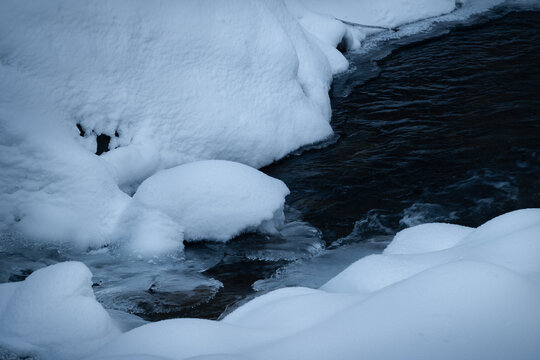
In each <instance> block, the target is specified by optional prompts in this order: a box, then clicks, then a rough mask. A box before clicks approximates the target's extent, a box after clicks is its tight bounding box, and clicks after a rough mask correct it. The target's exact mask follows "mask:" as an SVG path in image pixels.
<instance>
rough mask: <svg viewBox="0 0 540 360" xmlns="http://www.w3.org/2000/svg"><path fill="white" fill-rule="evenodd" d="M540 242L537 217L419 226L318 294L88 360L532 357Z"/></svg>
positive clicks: (284, 293) (533, 213)
mask: <svg viewBox="0 0 540 360" xmlns="http://www.w3.org/2000/svg"><path fill="white" fill-rule="evenodd" d="M539 236H540V209H527V210H520V211H516V212H512V213H509V214H505V215H503V216H500V217H497V218H495V219H493V220H491V221H489V222H487V223H486V224H484V225H482V226H480V227H478V228H477V229H471V228H466V227H460V226H457V225H449V224H426V225H420V226H416V227H413V228H410V229H407V230H404V231H402V232H401V233H399V234H398V235H397V236H396V241H397V242H396V244H395V245H390V246H389V247H388V250H387V251H386V252H385V253H384V254H382V255H375V256H369V257H366V258H363V259H361V260H359V261H358V262H356V263H355V264H353V265H351V266H350V267H349V268H348V269H346V270H345V271H344V272H342V273H341V274H339V275H338V276H336V277H335V278H334V279H332V280H331V281H329V282H328V283H327V284H326V285H325V286H323V287H322V288H321V289H320V290H314V289H307V288H285V289H280V290H276V291H273V292H270V293H268V294H266V295H263V296H261V297H258V298H256V299H254V300H252V301H251V302H249V303H247V304H245V305H243V306H241V307H240V308H238V309H237V310H235V311H234V312H232V313H231V314H229V315H228V316H227V317H225V318H224V319H223V320H222V321H219V322H217V321H208V320H197V319H177V320H168V321H162V322H158V323H154V324H149V325H145V326H142V327H139V328H137V329H134V330H132V331H130V332H128V333H125V334H123V335H121V336H120V337H118V338H117V339H115V340H113V341H112V342H111V343H109V344H107V345H106V346H105V347H104V348H103V349H101V350H100V351H99V352H98V353H97V354H96V355H95V356H93V357H92V358H93V359H100V358H103V357H107V356H120V355H126V354H152V355H155V356H162V357H166V358H170V359H185V358H191V357H193V358H198V356H200V358H202V359H205V358H209V359H227V358H232V359H278V358H279V359H321V360H322V359H358V358H359V357H362V358H368V359H404V358H405V359H435V358H436V359H457V358H475V359H508V358H512V359H531V360H532V359H537V358H538V357H539V356H540V347H539V346H538V344H539V343H540V310H539V309H538V302H539V301H540V261H539V260H540V258H539V257H540V242H539V241H538V239H539ZM439 239H440V240H439ZM374 259H378V260H374ZM379 273H381V274H382V275H379ZM200 334H205V336H200ZM179 339H181V340H179Z"/></svg>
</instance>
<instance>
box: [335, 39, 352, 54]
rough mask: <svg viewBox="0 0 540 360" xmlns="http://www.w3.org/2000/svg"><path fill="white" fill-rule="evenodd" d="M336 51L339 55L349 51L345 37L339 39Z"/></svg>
mask: <svg viewBox="0 0 540 360" xmlns="http://www.w3.org/2000/svg"><path fill="white" fill-rule="evenodd" d="M337 49H338V51H339V52H341V53H345V52H347V50H348V49H349V46H348V44H347V39H346V38H345V36H344V37H343V38H341V41H340V42H339V44H338V46H337Z"/></svg>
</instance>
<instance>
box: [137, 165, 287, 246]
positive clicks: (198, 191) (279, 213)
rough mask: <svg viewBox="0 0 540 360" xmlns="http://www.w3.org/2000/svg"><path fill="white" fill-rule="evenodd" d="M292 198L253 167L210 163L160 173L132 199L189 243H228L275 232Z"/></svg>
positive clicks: (143, 185) (284, 188) (146, 183)
mask: <svg viewBox="0 0 540 360" xmlns="http://www.w3.org/2000/svg"><path fill="white" fill-rule="evenodd" d="M288 194H289V189H288V188H287V186H286V185H285V184H284V183H283V182H282V181H280V180H277V179H274V178H271V177H269V176H267V175H265V174H264V173H262V172H260V171H258V170H256V169H253V168H251V167H249V166H246V165H243V164H239V163H235V162H231V161H225V160H207V161H198V162H193V163H189V164H184V165H180V166H177V167H174V168H172V169H168V170H163V171H160V172H158V173H157V174H155V175H153V176H151V177H150V178H148V179H147V180H145V181H144V182H143V183H142V184H141V186H140V187H139V189H138V190H137V193H136V194H135V195H134V196H133V200H134V202H135V203H136V204H137V206H140V207H143V208H147V209H148V208H149V209H155V210H158V211H160V212H161V213H162V214H164V215H166V216H168V218H169V219H171V220H172V221H174V222H175V223H177V224H179V226H182V227H183V229H184V239H186V240H215V241H227V240H229V239H231V238H233V237H235V236H236V235H238V234H240V233H242V232H245V231H252V230H259V231H263V232H276V231H277V230H276V226H280V225H281V224H282V222H283V219H284V215H283V205H284V203H285V196H287V195H288ZM153 223H154V222H153Z"/></svg>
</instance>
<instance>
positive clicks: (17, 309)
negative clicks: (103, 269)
mask: <svg viewBox="0 0 540 360" xmlns="http://www.w3.org/2000/svg"><path fill="white" fill-rule="evenodd" d="M91 278H92V274H91V273H90V270H88V268H87V267H86V266H85V265H83V264H82V263H79V262H65V263H60V264H57V265H52V266H49V267H46V268H43V269H40V270H38V271H36V272H34V273H33V274H31V275H30V276H29V277H28V278H27V279H26V280H24V281H23V282H20V283H8V284H0V347H5V348H7V349H9V350H12V351H15V352H16V353H18V354H21V355H24V356H29V355H39V356H41V357H42V358H44V359H75V358H80V357H81V356H83V355H87V354H89V353H91V352H93V351H95V350H96V349H98V348H99V347H101V346H103V345H104V344H105V343H106V342H107V341H109V340H110V338H111V337H112V336H115V335H118V334H119V331H118V329H117V328H116V327H115V325H114V324H113V322H112V320H111V319H110V317H109V315H108V313H107V312H106V311H105V309H103V307H102V306H101V305H100V304H99V303H98V302H97V301H96V300H95V297H94V293H93V292H92V281H91Z"/></svg>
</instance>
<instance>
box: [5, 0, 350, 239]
mask: <svg viewBox="0 0 540 360" xmlns="http://www.w3.org/2000/svg"><path fill="white" fill-rule="evenodd" d="M0 33H1V34H2V36H1V38H0V84H1V88H2V91H1V92H0V104H2V105H1V106H0V137H1V138H0V145H1V147H2V151H1V152H0V166H1V167H2V172H1V174H0V231H2V232H3V233H6V232H12V231H14V232H16V234H17V236H19V237H21V238H23V239H25V240H28V239H31V240H36V241H42V242H53V243H55V244H58V243H61V244H71V243H74V244H77V245H78V246H80V247H81V248H83V249H84V248H85V247H88V246H91V247H99V246H103V245H105V244H109V243H111V242H114V241H116V238H115V234H117V233H116V232H115V231H116V230H115V229H116V228H117V227H116V226H117V222H118V220H119V216H120V215H121V214H122V212H123V210H124V209H125V208H126V207H127V206H128V203H129V202H130V201H129V197H128V196H126V195H125V194H123V193H122V191H120V190H119V187H120V188H121V189H122V190H124V191H125V192H127V193H128V194H132V193H133V192H134V191H135V190H136V188H137V186H138V184H140V183H141V182H142V181H144V180H145V179H146V178H148V177H149V176H151V175H152V174H154V173H155V172H157V171H159V170H161V169H165V168H170V167H174V166H177V165H180V164H183V163H188V162H193V161H196V160H206V159H225V160H232V161H238V162H241V163H245V164H248V165H250V166H254V167H261V166H263V165H266V164H269V163H271V162H273V161H275V160H277V159H279V158H281V157H283V156H285V155H286V154H288V153H289V152H291V151H293V150H295V149H297V148H299V147H301V146H303V145H306V144H310V143H313V142H316V141H319V140H322V139H324V138H326V137H328V136H330V135H331V134H332V129H331V127H330V125H329V120H330V115H331V109H330V101H329V97H328V89H329V87H330V82H331V79H332V66H331V65H330V63H329V60H328V59H327V57H326V55H325V52H323V51H322V50H321V48H320V46H319V45H321V43H320V41H318V40H317V39H316V38H314V36H313V35H311V34H310V33H308V32H307V31H305V30H304V29H303V27H302V26H301V25H300V24H299V23H298V21H297V20H296V19H295V17H294V16H293V15H292V14H291V12H290V11H289V10H288V8H287V7H286V6H285V4H283V3H282V2H281V1H277V0H276V1H274V0H268V1H247V2H246V1H241V0H234V1H211V0H205V1H179V2H159V6H157V4H155V3H148V2H147V1H142V0H135V1H131V0H120V1H110V0H98V1H80V2H73V1H68V0H52V1H30V0H24V1H18V0H7V1H2V2H1V3H0ZM321 46H324V47H325V49H326V50H325V51H326V52H328V51H327V50H328V49H327V48H326V47H327V46H328V45H324V44H323V45H321ZM338 67H341V68H342V67H343V66H342V65H340V66H338ZM98 140H99V141H100V144H101V145H98ZM98 147H101V150H100V151H97V150H98ZM107 149H108V150H110V151H108V152H105V153H103V154H102V156H99V157H98V156H96V155H95V153H99V152H101V151H106V150H107ZM155 216H156V217H157V216H158V215H155ZM149 232H151V230H149ZM173 232H178V229H173V228H171V229H169V230H167V231H166V233H167V234H169V233H173ZM164 236H165V235H164Z"/></svg>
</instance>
